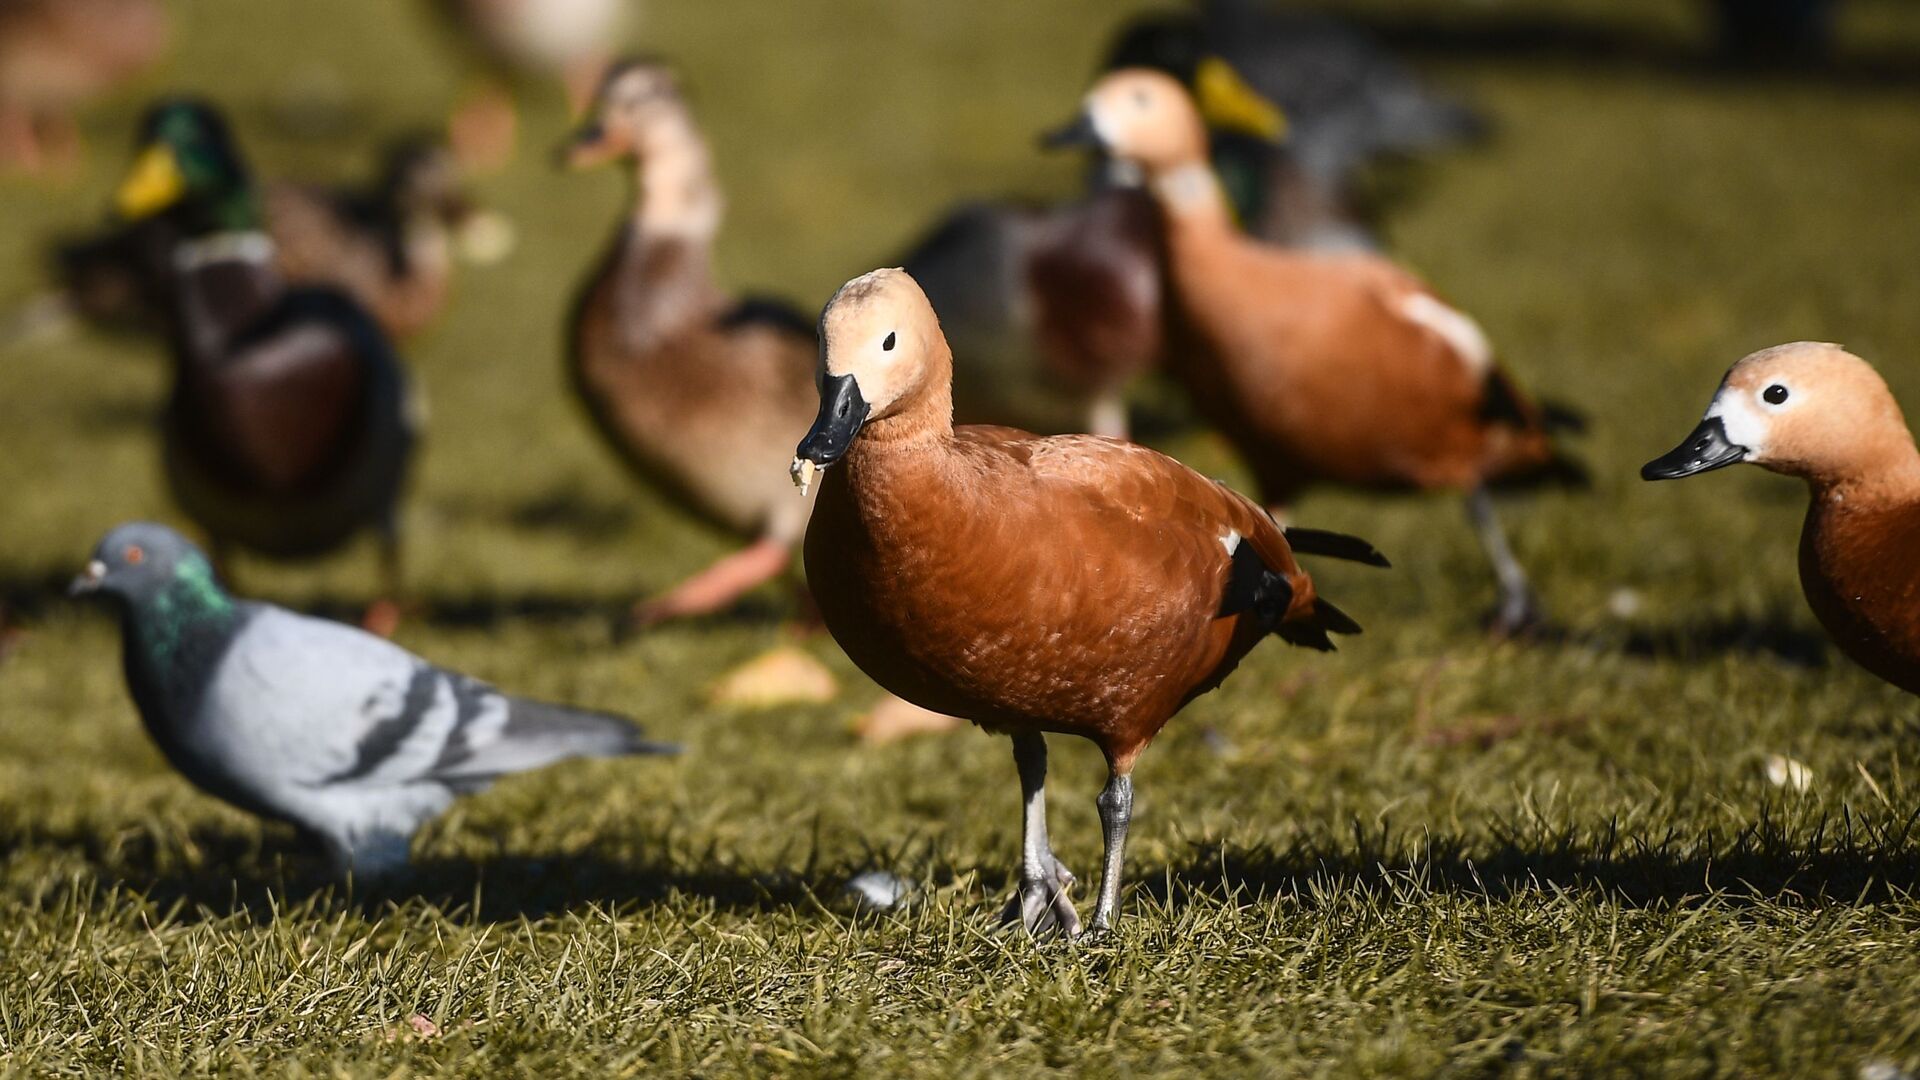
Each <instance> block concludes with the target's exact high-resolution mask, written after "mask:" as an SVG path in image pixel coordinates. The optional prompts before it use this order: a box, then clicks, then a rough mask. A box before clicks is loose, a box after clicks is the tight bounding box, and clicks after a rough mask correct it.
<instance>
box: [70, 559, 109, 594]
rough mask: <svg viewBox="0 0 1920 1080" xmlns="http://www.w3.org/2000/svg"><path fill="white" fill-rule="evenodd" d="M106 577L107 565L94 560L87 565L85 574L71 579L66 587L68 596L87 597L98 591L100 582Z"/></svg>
mask: <svg viewBox="0 0 1920 1080" xmlns="http://www.w3.org/2000/svg"><path fill="white" fill-rule="evenodd" d="M106 576H107V564H106V563H103V562H101V561H100V560H99V559H95V560H93V561H92V562H90V563H88V564H87V569H86V572H85V573H83V574H81V575H80V576H79V577H77V578H74V579H73V584H71V585H69V586H67V595H68V596H88V595H91V594H93V593H96V592H99V591H100V582H101V581H103V580H105V578H106Z"/></svg>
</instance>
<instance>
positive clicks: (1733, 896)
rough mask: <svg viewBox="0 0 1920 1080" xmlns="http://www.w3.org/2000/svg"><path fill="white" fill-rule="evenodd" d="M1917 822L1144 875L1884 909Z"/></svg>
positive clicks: (1232, 865)
mask: <svg viewBox="0 0 1920 1080" xmlns="http://www.w3.org/2000/svg"><path fill="white" fill-rule="evenodd" d="M1917 822H1920V810H1916V811H1915V812H1914V813H1913V814H1912V815H1911V816H1909V817H1907V818H1906V819H1904V820H1898V821H1887V822H1882V823H1875V822H1871V821H1867V820H1865V819H1862V818H1860V817H1856V816H1854V815H1853V814H1851V813H1850V812H1846V811H1843V812H1842V814H1841V815H1840V817H1839V819H1838V820H1835V819H1833V818H1824V817H1823V818H1821V819H1820V820H1818V821H1817V822H1815V823H1814V824H1813V826H1812V828H1811V829H1810V830H1809V831H1808V832H1806V833H1805V834H1804V835H1797V836H1796V835H1789V834H1788V832H1787V830H1786V829H1785V827H1783V826H1781V825H1780V824H1779V823H1777V822H1775V821H1774V820H1772V819H1771V818H1768V817H1764V816H1763V817H1762V818H1761V819H1760V820H1759V821H1756V822H1755V823H1754V824H1752V825H1751V826H1749V827H1747V828H1746V829H1743V830H1741V831H1740V832H1739V833H1737V834H1735V835H1732V836H1720V835H1718V834H1714V833H1707V834H1703V835H1699V836H1694V837H1682V836H1680V835H1679V834H1678V833H1673V832H1670V833H1668V834H1666V835H1664V836H1657V837H1650V836H1621V835H1620V834H1619V833H1618V832H1617V831H1615V829H1614V828H1613V827H1612V823H1609V825H1608V827H1607V829H1606V830H1605V831H1604V832H1601V833H1598V834H1596V835H1591V836H1578V835H1575V834H1574V833H1571V832H1569V833H1563V834H1561V835H1559V836H1555V837H1546V838H1528V839H1521V838H1519V837H1517V836H1514V835H1511V834H1507V835H1504V836H1501V837H1499V838H1498V839H1496V841H1495V842H1494V843H1493V844H1492V845H1490V846H1488V845H1479V846H1476V847H1475V848H1473V849H1469V848H1468V847H1467V846H1466V845H1465V844H1464V843H1462V842H1461V841H1460V840H1459V839H1457V838H1454V837H1447V836H1433V835H1425V836H1422V837H1421V838H1420V839H1419V841H1418V842H1417V843H1408V842H1403V843H1399V844H1395V843H1393V842H1392V837H1391V836H1389V835H1387V834H1386V833H1385V832H1384V831H1383V832H1381V833H1378V834H1363V833H1362V832H1361V831H1360V829H1359V828H1358V827H1357V826H1356V828H1355V835H1354V837H1353V841H1352V843H1351V845H1344V844H1342V845H1336V844H1333V843H1330V842H1322V841H1308V842H1305V843H1302V844H1300V845H1297V846H1293V847H1288V848H1267V847H1254V848H1231V847H1224V846H1216V847H1210V848H1204V849H1202V850H1200V851H1198V852H1196V854H1195V855H1194V857H1193V858H1192V859H1190V860H1188V861H1186V862H1184V863H1181V864H1179V865H1177V866H1171V867H1165V868H1161V869H1158V870H1147V869H1144V868H1143V870H1142V873H1141V876H1140V878H1139V879H1138V880H1139V881H1140V883H1141V884H1140V888H1141V889H1142V891H1144V892H1146V893H1147V894H1149V895H1151V896H1154V897H1156V898H1157V899H1160V900H1162V901H1165V902H1171V903H1175V904H1179V903H1185V902H1189V901H1190V900H1191V899H1193V898H1195V897H1199V896H1206V897H1210V898H1217V897H1219V896H1221V895H1223V894H1233V893H1240V894H1246V895H1251V896H1258V897H1273V896H1296V897H1297V896H1311V895H1314V894H1316V893H1320V894H1324V893H1327V892H1329V891H1359V892H1369V893H1382V894H1392V893H1395V892H1398V891H1406V890H1412V891H1416V892H1454V893H1461V894H1466V895H1470V896H1473V897H1476V898H1481V897H1484V898H1487V899H1492V900H1505V899H1510V898H1512V897H1515V896H1521V895H1538V894H1542V893H1547V894H1555V893H1561V892H1566V893H1576V894H1578V893H1584V894H1589V895H1595V896H1599V897H1605V898H1607V899H1610V900H1613V901H1616V902H1619V903H1623V904H1626V905H1629V906H1652V905H1672V904H1679V903H1692V902H1705V901H1708V900H1711V901H1712V902H1715V903H1721V904H1733V905H1742V906H1748V905H1750V906H1768V905H1788V906H1795V905H1798V906H1805V905H1821V904H1849V903H1877V902H1883V901H1888V900H1901V899H1905V898H1907V897H1908V896H1909V895H1910V894H1911V893H1912V891H1913V890H1914V888H1915V887H1916V885H1920V847H1916V845H1915V844H1914V843H1913V829H1914V826H1915V824H1916V823H1917Z"/></svg>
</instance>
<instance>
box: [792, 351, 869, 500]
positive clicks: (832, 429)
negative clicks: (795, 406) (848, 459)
mask: <svg viewBox="0 0 1920 1080" xmlns="http://www.w3.org/2000/svg"><path fill="white" fill-rule="evenodd" d="M872 411H873V410H872V407H871V406H869V405H868V404H867V399H866V398H863V397H861V396H860V384H859V383H857V382H855V381H854V379H853V376H852V375H851V374H847V375H827V376H823V377H822V378H821V380H820V415H819V416H817V417H815V418H814V421H813V429H812V430H811V431H808V432H807V437H806V438H804V439H801V440H800V445H799V447H798V448H796V449H795V450H794V452H793V467H792V469H790V470H789V471H790V472H791V473H792V475H793V482H794V484H795V485H796V486H798V487H799V488H800V493H801V494H803V495H804V494H806V491H807V488H808V486H809V485H810V484H811V483H812V482H813V474H814V473H815V472H817V471H819V470H821V469H824V468H826V467H827V466H829V465H832V464H833V463H834V462H836V461H839V460H840V459H841V457H843V456H845V454H846V452H847V448H848V447H850V446H852V445H853V437H854V436H855V435H858V434H860V426H861V425H862V424H865V423H866V422H867V414H868V413H869V412H872Z"/></svg>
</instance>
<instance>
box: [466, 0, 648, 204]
mask: <svg viewBox="0 0 1920 1080" xmlns="http://www.w3.org/2000/svg"><path fill="white" fill-rule="evenodd" d="M432 4H433V8H434V10H435V11H436V12H437V13H438V14H439V16H440V17H441V20H442V21H443V22H444V24H445V25H446V26H448V27H449V28H450V29H452V30H453V31H454V32H455V34H456V36H457V37H458V38H459V39H460V41H461V42H462V43H463V44H464V45H465V46H466V49H467V51H468V53H469V54H470V55H471V56H473V57H474V58H475V61H476V63H477V64H478V66H479V67H481V68H483V69H484V70H485V72H486V74H485V75H484V76H483V79H482V82H481V85H480V86H478V87H477V88H476V89H475V90H473V91H472V92H470V93H469V95H468V97H467V99H466V102H465V103H464V104H463V105H462V106H461V107H460V109H459V110H458V111H457V112H456V113H455V114H454V116H453V118H452V120H451V121H450V122H449V126H448V134H449V137H450V138H451V139H452V141H453V147H454V150H455V152H456V153H458V154H459V155H460V160H461V161H462V162H463V163H465V164H466V165H468V166H470V167H473V168H478V169H495V168H499V167H500V166H502V165H505V164H506V162H507V160H508V159H509V158H510V157H512V155H513V146H514V142H515V141H516V139H517V137H518V133H519V112H518V110H517V108H516V107H515V105H514V101H513V94H512V92H511V90H510V89H509V87H510V86H511V84H512V83H513V82H515V81H517V80H519V79H524V78H528V77H532V78H537V79H541V80H546V79H558V80H559V82H560V85H561V86H562V87H563V88H564V89H565V91H566V94H567V103H568V106H569V107H570V108H571V109H572V110H573V112H574V114H575V115H578V114H579V113H580V112H581V110H583V109H584V108H585V107H586V106H587V105H588V104H589V103H590V102H591V101H592V98H593V93H594V89H595V87H596V86H598V85H599V82H600V78H601V75H602V73H604V72H605V70H606V66H607V61H608V60H609V59H610V57H611V55H612V54H611V50H612V49H613V47H614V46H615V44H616V43H617V42H618V41H619V40H620V39H621V36H622V34H623V33H624V31H625V29H626V23H627V22H629V21H630V20H631V19H632V18H633V17H634V13H635V11H636V10H637V8H638V6H639V5H638V3H637V0H432Z"/></svg>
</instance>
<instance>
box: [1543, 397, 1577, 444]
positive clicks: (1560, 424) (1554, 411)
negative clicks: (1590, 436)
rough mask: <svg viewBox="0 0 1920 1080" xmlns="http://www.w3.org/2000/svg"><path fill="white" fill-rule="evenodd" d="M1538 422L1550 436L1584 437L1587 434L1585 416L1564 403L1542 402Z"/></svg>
mask: <svg viewBox="0 0 1920 1080" xmlns="http://www.w3.org/2000/svg"><path fill="white" fill-rule="evenodd" d="M1540 420H1541V422H1542V423H1544V424H1545V425H1546V428H1547V431H1548V432H1549V433H1552V434H1556V435H1558V434H1562V433H1564V434H1568V435H1584V434H1586V432H1587V423H1588V421H1587V414H1586V413H1585V412H1583V411H1581V410H1580V409H1576V408H1574V407H1573V406H1572V405H1569V404H1567V403H1566V402H1564V401H1550V400H1542V401H1541V402H1540Z"/></svg>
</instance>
